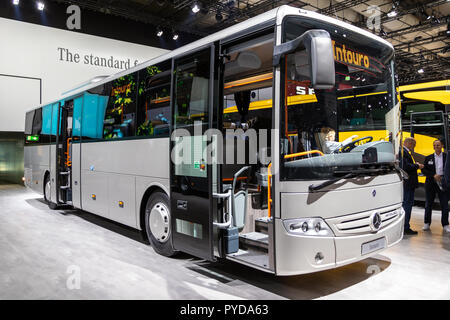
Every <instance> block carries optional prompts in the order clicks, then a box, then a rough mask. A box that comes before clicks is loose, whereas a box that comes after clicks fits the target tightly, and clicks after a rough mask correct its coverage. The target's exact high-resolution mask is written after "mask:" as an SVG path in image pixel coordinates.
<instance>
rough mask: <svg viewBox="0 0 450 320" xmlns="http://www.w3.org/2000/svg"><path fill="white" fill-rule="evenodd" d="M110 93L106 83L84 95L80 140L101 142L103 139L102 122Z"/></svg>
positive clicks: (108, 85)
mask: <svg viewBox="0 0 450 320" xmlns="http://www.w3.org/2000/svg"><path fill="white" fill-rule="evenodd" d="M110 91H111V85H110V84H109V83H108V84H104V85H101V86H98V87H96V88H94V89H92V90H90V91H89V92H86V93H85V94H84V97H83V110H82V117H81V135H82V140H101V139H102V138H103V121H104V119H105V111H106V107H107V105H108V100H109V94H110Z"/></svg>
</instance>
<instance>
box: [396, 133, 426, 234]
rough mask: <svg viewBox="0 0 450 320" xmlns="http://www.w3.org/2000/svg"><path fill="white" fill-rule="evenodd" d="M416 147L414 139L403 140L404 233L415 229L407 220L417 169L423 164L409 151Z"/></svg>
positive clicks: (417, 181) (414, 188) (415, 183)
mask: <svg viewBox="0 0 450 320" xmlns="http://www.w3.org/2000/svg"><path fill="white" fill-rule="evenodd" d="M415 147H416V140H415V139H414V138H411V137H408V138H406V139H405V141H404V142H403V154H402V157H401V164H402V169H403V170H405V171H406V172H407V173H408V176H409V177H408V179H404V180H403V210H405V229H404V233H405V234H409V235H413V234H417V231H414V230H412V229H411V227H410V225H409V221H410V220H411V211H412V207H413V205H414V191H415V190H416V188H417V187H418V186H419V179H418V176H417V170H418V169H422V168H423V164H421V163H418V162H416V161H414V158H413V156H412V154H411V152H413V151H414V148H415Z"/></svg>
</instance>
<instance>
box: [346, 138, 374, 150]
mask: <svg viewBox="0 0 450 320" xmlns="http://www.w3.org/2000/svg"><path fill="white" fill-rule="evenodd" d="M364 140H368V141H367V142H365V143H369V142H371V141H372V140H373V137H371V136H366V137H362V138H359V139H356V140H353V141H352V142H350V143H347V144H346V145H344V146H342V147H341V149H340V150H341V151H340V152H350V151H352V150H353V149H355V148H356V146H357V145H358V143H359V142H361V141H364Z"/></svg>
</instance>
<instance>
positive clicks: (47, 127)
mask: <svg viewBox="0 0 450 320" xmlns="http://www.w3.org/2000/svg"><path fill="white" fill-rule="evenodd" d="M51 131H52V106H51V105H48V106H45V107H43V108H42V130H41V137H40V140H41V142H46V143H48V142H50V137H51Z"/></svg>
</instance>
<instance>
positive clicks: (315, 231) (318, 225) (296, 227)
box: [283, 218, 334, 237]
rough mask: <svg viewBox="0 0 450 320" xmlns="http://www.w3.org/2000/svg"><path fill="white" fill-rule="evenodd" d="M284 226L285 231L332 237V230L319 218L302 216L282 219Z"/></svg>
mask: <svg viewBox="0 0 450 320" xmlns="http://www.w3.org/2000/svg"><path fill="white" fill-rule="evenodd" d="M283 224H284V228H285V229H286V230H287V232H289V233H292V234H296V235H303V236H316V237H332V236H334V234H333V231H331V229H330V227H329V226H328V225H327V223H326V222H325V221H324V220H323V219H321V218H303V219H289V220H284V221H283Z"/></svg>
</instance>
